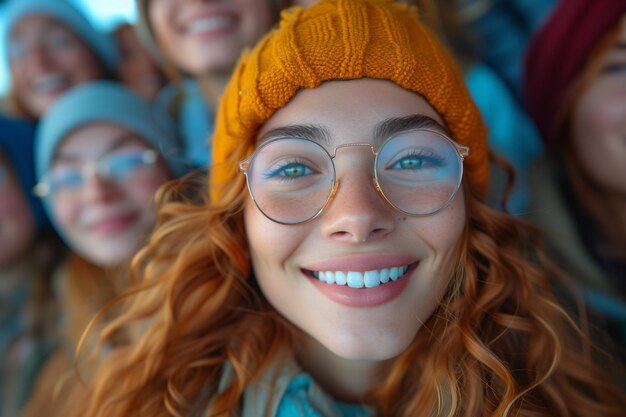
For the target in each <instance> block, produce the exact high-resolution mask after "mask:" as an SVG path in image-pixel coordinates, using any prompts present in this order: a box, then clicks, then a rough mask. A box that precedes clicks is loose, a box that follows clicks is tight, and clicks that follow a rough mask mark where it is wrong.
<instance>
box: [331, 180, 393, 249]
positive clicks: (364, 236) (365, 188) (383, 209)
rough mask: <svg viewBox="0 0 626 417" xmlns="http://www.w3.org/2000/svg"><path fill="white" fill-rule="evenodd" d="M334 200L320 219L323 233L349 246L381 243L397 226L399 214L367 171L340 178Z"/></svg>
mask: <svg viewBox="0 0 626 417" xmlns="http://www.w3.org/2000/svg"><path fill="white" fill-rule="evenodd" d="M339 178H340V180H339V181H338V184H337V190H336V193H335V196H334V198H333V199H332V200H331V201H330V202H329V203H328V206H327V207H326V208H325V209H324V213H323V214H322V217H321V219H320V221H321V227H322V233H323V235H324V236H326V237H327V238H329V239H333V240H338V241H342V242H346V243H363V242H372V241H376V240H379V239H381V238H383V237H385V236H387V235H388V234H389V233H390V232H391V231H393V230H394V228H395V227H396V221H397V213H396V212H395V210H394V209H393V208H392V207H391V206H389V205H388V204H387V202H386V201H385V200H384V199H383V197H382V196H381V194H380V193H379V192H378V191H377V190H376V186H375V185H374V181H373V178H372V175H371V173H370V172H368V171H367V170H360V173H358V174H356V173H355V174H354V175H352V173H351V174H349V175H343V176H341V177H339Z"/></svg>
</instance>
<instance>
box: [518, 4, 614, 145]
mask: <svg viewBox="0 0 626 417" xmlns="http://www.w3.org/2000/svg"><path fill="white" fill-rule="evenodd" d="M624 13H626V0H560V1H559V4H558V5H557V7H556V9H555V10H554V12H553V13H552V14H551V15H550V17H549V18H548V20H547V21H546V23H545V24H544V25H543V26H542V28H541V29H540V30H539V31H538V32H537V34H536V35H535V36H534V38H533V39H532V40H531V42H530V45H529V47H528V51H527V55H526V62H525V68H524V93H525V100H526V107H527V110H528V113H529V114H530V116H531V117H532V118H533V120H534V121H535V123H536V125H537V127H538V129H539V132H540V133H541V136H542V139H543V141H544V143H545V145H546V147H547V148H548V150H550V151H555V150H556V149H558V146H559V145H560V142H559V140H560V139H561V138H559V137H558V133H559V131H558V128H559V125H558V124H559V121H560V120H559V117H560V113H561V112H562V111H563V109H564V106H566V105H567V103H566V100H567V98H568V96H569V94H570V92H571V89H572V87H573V86H574V85H575V82H576V80H577V79H578V76H579V75H580V74H581V72H582V71H583V69H584V68H585V64H586V60H587V58H588V57H589V55H590V53H591V52H592V50H593V49H594V47H595V45H596V44H597V42H598V41H599V40H600V39H602V37H603V36H604V35H605V34H606V33H607V32H609V31H610V30H611V29H612V28H613V27H615V26H616V25H617V24H618V23H619V21H620V19H621V17H622V16H623V15H624Z"/></svg>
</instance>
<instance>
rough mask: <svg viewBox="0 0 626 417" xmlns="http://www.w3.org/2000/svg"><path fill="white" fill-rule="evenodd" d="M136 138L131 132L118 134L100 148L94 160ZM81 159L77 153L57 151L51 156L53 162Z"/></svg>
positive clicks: (77, 160) (79, 160) (78, 160)
mask: <svg viewBox="0 0 626 417" xmlns="http://www.w3.org/2000/svg"><path fill="white" fill-rule="evenodd" d="M137 139H138V138H137V136H135V135H134V134H132V133H127V134H123V135H120V136H118V137H117V138H115V139H114V140H113V142H112V143H111V144H109V146H107V147H106V148H104V149H103V150H102V152H100V155H98V157H97V158H96V160H98V159H100V158H102V157H103V156H104V155H106V154H108V153H109V152H111V151H114V150H116V149H119V148H121V147H122V146H124V145H126V144H127V143H128V142H131V141H133V140H137ZM81 161H82V159H81V158H80V157H78V156H77V155H72V154H69V155H66V154H63V153H62V152H58V151H57V153H56V154H55V155H54V158H53V162H55V163H56V162H81Z"/></svg>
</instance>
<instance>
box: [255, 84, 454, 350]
mask: <svg viewBox="0 0 626 417" xmlns="http://www.w3.org/2000/svg"><path fill="white" fill-rule="evenodd" d="M424 129H427V130H424ZM445 131H446V129H445V128H444V127H443V122H442V119H441V118H440V116H439V115H438V114H437V112H436V111H435V110H434V109H433V108H432V107H431V106H430V105H429V104H428V103H427V101H426V100H424V99H423V98H422V97H421V96H419V95H417V94H414V93H412V92H409V91H407V90H404V89H402V88H400V87H398V86H397V85H395V84H393V83H391V82H389V81H383V80H372V79H360V80H351V81H328V82H325V83H323V84H322V85H321V86H320V87H318V88H315V89H306V90H301V91H300V92H299V93H298V94H297V95H296V96H295V98H294V99H292V100H291V101H290V103H289V104H287V105H286V106H285V107H284V108H282V109H280V110H278V111H277V112H276V113H275V114H274V115H273V116H272V117H271V118H270V119H269V120H268V122H267V123H266V124H265V125H264V126H263V128H262V129H261V131H260V132H259V136H258V138H259V142H258V143H257V146H258V147H257V152H258V155H257V156H255V157H254V158H253V159H252V162H250V166H249V167H248V170H249V171H248V174H247V175H248V181H249V183H250V184H251V189H252V193H253V194H254V195H255V199H256V200H257V204H259V207H260V208H261V209H263V210H264V213H265V214H264V213H263V212H261V210H260V209H259V207H257V206H256V205H255V202H253V201H252V199H248V201H247V204H246V206H245V211H244V217H245V226H246V233H247V238H248V242H249V245H250V252H251V257H252V265H253V269H254V273H255V276H256V279H257V281H258V283H259V285H260V287H261V289H262V291H263V293H264V295H265V296H266V297H267V299H268V300H269V302H270V303H271V304H272V305H273V306H274V307H275V308H276V309H277V310H278V311H279V312H280V313H281V314H282V315H283V316H284V317H286V318H287V319H288V320H290V321H291V322H292V323H293V324H295V325H296V326H297V327H298V328H300V329H301V330H302V331H303V333H304V334H305V339H306V340H308V341H309V342H311V343H313V345H318V346H321V347H322V348H323V349H326V350H327V351H329V352H330V353H331V354H333V355H336V356H338V357H340V358H343V359H350V360H375V361H382V360H386V359H390V358H393V357H395V356H397V355H399V354H400V353H402V352H403V351H404V350H405V349H406V348H407V346H408V345H409V344H410V343H411V341H412V340H413V339H414V337H415V335H416V334H417V332H418V331H419V330H420V328H421V327H422V325H423V323H424V322H425V321H426V320H428V318H429V317H430V316H431V315H432V313H433V311H434V310H435V309H436V308H437V306H438V305H439V304H440V302H441V300H442V297H443V296H444V294H445V292H446V289H447V288H448V285H449V282H450V279H451V276H452V274H453V271H454V269H455V265H456V260H457V257H458V247H459V241H460V238H461V235H462V232H463V229H464V225H465V208H464V196H463V191H462V189H459V190H458V192H457V193H456V195H455V196H453V197H452V196H451V195H450V196H449V197H451V199H449V204H447V205H445V203H446V201H447V200H446V197H445V195H446V194H447V193H450V194H452V195H453V194H454V190H455V189H456V188H455V186H456V185H455V184H453V183H454V181H453V180H450V181H448V180H449V179H451V178H454V177H456V178H457V179H458V176H459V175H460V174H459V172H458V163H459V158H457V154H456V153H455V152H456V148H454V147H453V145H451V143H452V142H450V141H449V140H447V139H446V138H445V137H444V136H443V134H445ZM293 137H298V138H300V139H297V140H290V139H289V142H293V144H292V145H288V146H287V147H283V145H282V144H281V145H279V146H275V145H276V143H287V142H285V141H282V139H285V138H293ZM388 138H392V139H393V142H392V139H388ZM303 139H304V140H303ZM274 140H281V141H280V142H278V141H276V142H275V143H273V144H270V142H272V141H274ZM385 140H386V141H385ZM355 143H358V144H359V146H343V147H342V145H346V144H355ZM382 143H384V145H382ZM259 145H261V146H259ZM262 145H266V146H262ZM369 145H372V146H373V147H374V149H377V150H378V151H379V156H378V159H377V162H376V170H377V172H378V183H379V184H380V186H381V188H382V189H383V191H384V192H385V196H386V197H387V198H388V199H389V200H390V201H392V202H393V203H394V204H395V205H396V206H399V207H401V208H402V209H404V210H405V211H415V212H417V211H420V212H428V211H432V210H435V209H437V208H441V207H439V206H441V205H443V206H444V207H443V208H441V210H439V211H438V212H436V213H435V214H432V215H428V216H421V217H417V216H410V215H407V214H403V213H401V212H400V211H398V210H397V209H395V208H394V207H392V206H391V205H390V204H388V202H387V201H385V199H384V198H383V197H382V195H381V193H380V192H379V191H377V189H376V187H375V185H374V182H373V177H374V164H375V161H374V156H373V154H372V149H371V148H370V147H369ZM381 146H382V147H381ZM261 147H263V148H264V149H263V154H261V151H260V150H259V149H260V148H261ZM281 147H282V148H281ZM337 147H339V148H338V149H337V150H336V151H335V148H337ZM320 148H324V149H325V150H326V151H327V152H328V154H330V155H333V154H335V157H334V159H333V163H334V165H335V167H336V179H337V181H338V183H339V187H338V189H337V191H336V193H335V195H334V196H333V197H332V198H331V199H330V200H329V202H328V203H327V204H326V206H325V207H324V208H323V212H321V214H319V215H318V216H316V217H315V213H316V212H317V211H318V209H319V208H321V207H322V206H323V203H324V200H325V198H326V196H327V195H328V191H329V180H331V181H330V182H332V178H326V177H325V179H324V180H323V181H321V180H320V181H318V177H322V176H323V175H321V173H324V172H330V173H332V166H331V164H330V163H329V161H330V156H329V155H328V154H326V155H327V156H324V155H325V154H324V152H326V151H324V150H322V151H321V152H320ZM280 155H283V156H284V157H281V156H280ZM379 160H382V161H383V162H382V163H380V164H379ZM408 183H410V184H412V186H407V184H408ZM418 183H419V186H417V185H416V184H418ZM435 183H436V184H437V186H436V187H433V186H432V185H433V184H435ZM299 184H303V185H299ZM449 184H452V185H449ZM457 184H458V183H457ZM398 190H400V192H397V191H398ZM402 190H404V192H402ZM416 190H417V191H416ZM416 192H417V194H419V197H418V198H415V197H414V196H412V195H411V193H416ZM407 196H410V198H409V199H407V198H406V197H407ZM265 197H267V199H266V198H265ZM292 197H293V198H292ZM318 197H319V198H318ZM303 201H306V202H307V204H304V205H303V204H301V203H302V202H303ZM278 202H279V203H278ZM279 206H280V207H279ZM266 215H268V216H269V217H275V218H276V220H281V221H283V222H289V223H297V222H299V221H303V220H306V219H307V218H309V217H312V216H313V218H312V219H309V220H308V221H304V222H303V223H298V224H292V225H284V224H279V223H277V222H275V221H272V220H270V219H269V218H268V217H266Z"/></svg>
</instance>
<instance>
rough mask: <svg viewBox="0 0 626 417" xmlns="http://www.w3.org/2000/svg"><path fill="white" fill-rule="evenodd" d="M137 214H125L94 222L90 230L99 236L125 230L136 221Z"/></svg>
mask: <svg viewBox="0 0 626 417" xmlns="http://www.w3.org/2000/svg"><path fill="white" fill-rule="evenodd" d="M136 219H137V216H136V215H134V214H128V215H124V216H119V217H114V218H111V219H107V220H104V221H101V222H97V223H94V224H92V225H91V226H90V227H89V231H90V232H91V233H92V234H94V235H97V236H107V237H108V236H111V235H114V234H116V233H120V232H123V231H124V230H126V229H128V228H129V227H130V226H131V225H133V224H134V223H135V220H136Z"/></svg>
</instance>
